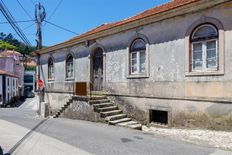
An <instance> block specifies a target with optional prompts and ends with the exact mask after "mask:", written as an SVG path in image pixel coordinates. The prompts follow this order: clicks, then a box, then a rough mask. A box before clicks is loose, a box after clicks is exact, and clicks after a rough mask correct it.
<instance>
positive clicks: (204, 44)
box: [191, 39, 218, 72]
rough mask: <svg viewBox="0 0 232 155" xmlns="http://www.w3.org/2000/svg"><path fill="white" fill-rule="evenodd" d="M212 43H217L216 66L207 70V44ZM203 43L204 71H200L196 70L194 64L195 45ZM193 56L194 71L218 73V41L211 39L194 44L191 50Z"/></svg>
mask: <svg viewBox="0 0 232 155" xmlns="http://www.w3.org/2000/svg"><path fill="white" fill-rule="evenodd" d="M211 41H216V66H215V67H212V68H207V67H206V66H207V46H206V44H207V43H208V42H211ZM199 43H202V70H199V69H194V66H193V63H194V60H193V45H194V44H199ZM191 55H192V62H191V66H192V71H193V72H195V71H197V72H202V71H203V72H204V71H217V70H218V39H209V40H204V41H196V42H192V50H191Z"/></svg>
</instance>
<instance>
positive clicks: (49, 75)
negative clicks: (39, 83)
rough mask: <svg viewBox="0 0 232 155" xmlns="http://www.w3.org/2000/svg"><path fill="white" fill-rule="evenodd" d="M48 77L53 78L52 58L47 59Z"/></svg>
mask: <svg viewBox="0 0 232 155" xmlns="http://www.w3.org/2000/svg"><path fill="white" fill-rule="evenodd" d="M48 79H54V63H53V59H52V58H49V59H48Z"/></svg>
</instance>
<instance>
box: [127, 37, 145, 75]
mask: <svg viewBox="0 0 232 155" xmlns="http://www.w3.org/2000/svg"><path fill="white" fill-rule="evenodd" d="M136 40H141V41H143V42H144V43H145V49H144V50H138V51H131V48H130V51H129V52H130V54H129V57H130V68H129V71H130V74H131V75H143V74H146V71H147V67H146V61H147V57H146V55H147V52H146V49H147V47H146V42H145V41H144V40H143V39H141V38H138V39H135V40H134V41H133V42H132V44H131V47H132V46H133V44H134V42H135V41H136ZM142 52H144V53H145V62H144V65H145V69H144V72H142V71H141V67H140V66H141V63H140V54H141V53H142ZM132 54H136V68H137V69H136V71H135V72H132V71H133V70H132V68H133V63H132V61H133V59H132Z"/></svg>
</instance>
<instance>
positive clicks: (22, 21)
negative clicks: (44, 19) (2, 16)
mask: <svg viewBox="0 0 232 155" xmlns="http://www.w3.org/2000/svg"><path fill="white" fill-rule="evenodd" d="M34 21H35V20H19V21H14V23H27V22H34ZM0 24H10V23H9V22H0Z"/></svg>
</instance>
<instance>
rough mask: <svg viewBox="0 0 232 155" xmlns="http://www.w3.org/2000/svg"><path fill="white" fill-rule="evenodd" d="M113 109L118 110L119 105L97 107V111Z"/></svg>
mask: <svg viewBox="0 0 232 155" xmlns="http://www.w3.org/2000/svg"><path fill="white" fill-rule="evenodd" d="M113 110H118V107H117V106H110V107H103V108H96V111H97V112H107V111H113Z"/></svg>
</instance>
